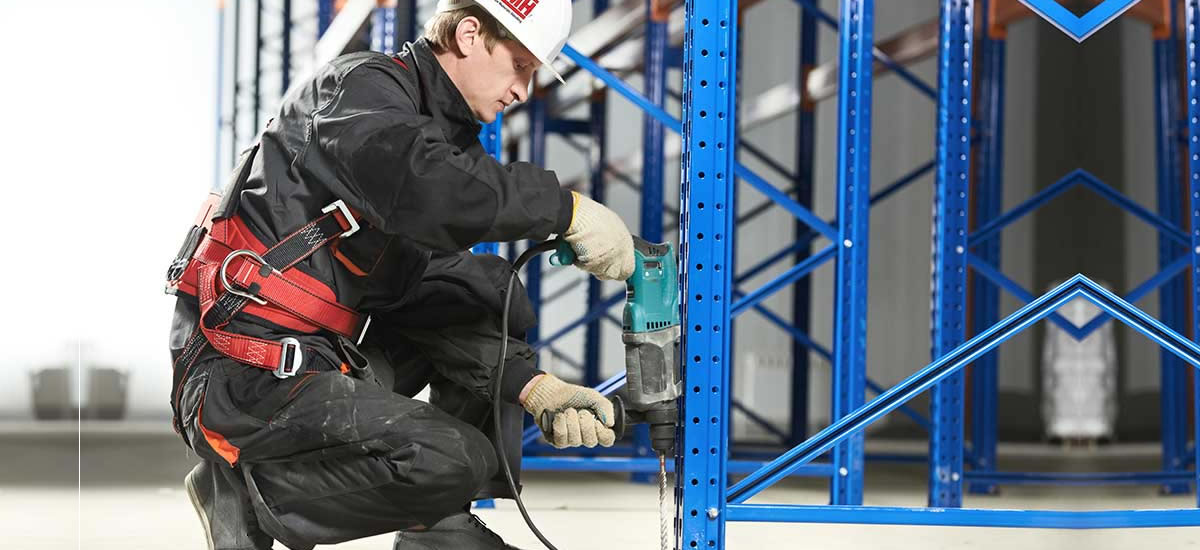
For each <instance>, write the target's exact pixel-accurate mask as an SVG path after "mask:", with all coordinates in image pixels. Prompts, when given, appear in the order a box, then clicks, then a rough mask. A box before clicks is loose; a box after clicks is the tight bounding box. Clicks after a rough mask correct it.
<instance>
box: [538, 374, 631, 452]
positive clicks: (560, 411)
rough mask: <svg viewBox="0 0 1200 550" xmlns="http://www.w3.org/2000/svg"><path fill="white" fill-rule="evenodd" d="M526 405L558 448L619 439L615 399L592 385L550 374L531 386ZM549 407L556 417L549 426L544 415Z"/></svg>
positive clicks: (608, 444) (604, 442)
mask: <svg viewBox="0 0 1200 550" xmlns="http://www.w3.org/2000/svg"><path fill="white" fill-rule="evenodd" d="M523 405H524V406H525V410H527V411H529V414H532V415H533V421H534V422H535V423H537V425H538V427H539V428H541V430H542V434H544V435H545V436H546V440H547V441H549V442H550V444H551V445H553V446H554V447H556V448H559V449H563V448H566V447H578V446H580V445H582V446H584V447H595V446H596V445H601V446H604V447H611V446H612V444H613V442H614V441H615V440H616V434H615V433H614V432H613V430H612V425H613V419H614V418H615V416H614V415H613V405H612V402H610V401H609V400H608V399H605V398H604V396H603V395H600V392H598V391H596V390H593V389H592V388H585V387H583V386H577V385H575V384H568V383H566V382H563V381H562V380H559V379H558V378H557V377H555V376H554V375H552V374H547V375H544V376H542V377H541V378H540V379H539V380H538V381H537V382H536V383H535V385H534V386H533V388H532V389H531V390H529V393H528V395H526V397H525V402H524V403H523ZM546 411H549V412H551V413H552V415H551V416H552V417H553V421H552V422H551V423H550V425H549V426H547V425H545V424H546V423H545V422H544V419H543V418H542V416H543V415H542V413H543V412H546Z"/></svg>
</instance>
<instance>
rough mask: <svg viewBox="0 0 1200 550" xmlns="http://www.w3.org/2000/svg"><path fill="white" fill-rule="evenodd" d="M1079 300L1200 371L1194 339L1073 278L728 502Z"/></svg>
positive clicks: (779, 463)
mask: <svg viewBox="0 0 1200 550" xmlns="http://www.w3.org/2000/svg"><path fill="white" fill-rule="evenodd" d="M1080 296H1082V297H1085V298H1087V299H1088V300H1090V301H1092V303H1094V304H1096V305H1097V306H1099V307H1100V309H1102V310H1104V311H1107V312H1108V313H1109V314H1111V315H1112V316H1113V317H1115V318H1117V319H1119V320H1121V321H1122V322H1123V323H1125V324H1127V325H1129V326H1130V327H1132V328H1134V329H1135V330H1137V331H1138V332H1141V333H1142V334H1145V335H1146V336H1148V337H1149V338H1150V339H1152V340H1154V341H1155V342H1156V343H1158V345H1160V346H1162V347H1163V348H1165V349H1167V350H1168V351H1170V352H1171V353H1174V354H1175V355H1177V356H1179V357H1180V358H1182V359H1183V360H1184V361H1186V362H1188V363H1189V364H1191V365H1192V366H1194V367H1200V347H1198V346H1197V345H1196V344H1195V343H1193V342H1192V341H1191V340H1188V339H1187V338H1184V337H1182V336H1180V335H1179V334H1178V333H1176V332H1175V331H1173V330H1171V329H1170V328H1167V327H1166V326H1165V325H1163V324H1162V323H1160V322H1158V321H1157V320H1155V319H1154V318H1152V317H1150V316H1149V315H1146V314H1145V313H1143V312H1142V311H1141V310H1139V309H1138V308H1136V307H1134V306H1133V305H1131V304H1129V303H1128V302H1126V301H1124V300H1122V299H1121V298H1120V297H1118V296H1116V295H1115V294H1113V293H1111V292H1109V291H1108V290H1105V289H1104V288H1103V287H1101V286H1099V285H1097V284H1096V283H1094V282H1092V280H1091V279H1088V278H1087V277H1084V276H1083V275H1075V276H1074V277H1071V278H1070V279H1069V280H1067V281H1066V282H1064V283H1063V284H1061V285H1059V286H1058V287H1055V288H1054V289H1053V290H1051V291H1050V292H1047V293H1046V294H1044V295H1043V296H1041V297H1039V298H1037V299H1036V300H1034V301H1032V302H1030V303H1029V304H1028V305H1026V306H1025V307H1022V308H1021V309H1019V310H1017V311H1016V312H1014V313H1013V314H1011V315H1009V316H1007V317H1005V318H1004V320H1002V321H1000V322H999V323H997V324H996V325H994V326H992V327H991V328H989V329H987V330H986V331H984V332H983V333H981V334H979V335H978V336H976V337H974V338H972V339H970V340H969V341H967V342H965V343H963V344H961V345H959V346H958V347H956V348H954V349H953V350H952V351H950V352H949V353H947V354H945V355H943V356H942V357H940V358H938V360H936V361H934V362H933V363H930V364H929V365H926V366H925V367H924V368H922V369H921V370H919V371H917V372H916V373H914V374H913V375H911V376H909V377H908V378H906V379H904V381H902V382H900V383H899V384H897V385H896V386H895V387H893V388H892V389H890V390H888V391H887V392H885V393H884V394H883V395H880V396H879V397H876V398H875V399H872V400H871V401H870V402H868V403H866V404H864V405H863V406H861V407H859V408H857V409H855V410H854V411H852V412H851V413H850V414H848V415H845V416H843V417H842V418H841V419H839V420H838V421H837V422H835V423H834V424H833V425H831V426H828V427H826V428H825V429H824V430H821V431H820V432H819V433H817V434H816V435H814V436H812V437H810V438H809V439H808V440H806V441H804V442H803V443H801V444H799V445H797V446H795V447H793V448H792V449H791V450H789V451H787V452H786V453H784V454H783V455H782V456H780V457H779V458H777V459H775V460H773V461H771V462H770V463H769V464H767V465H766V466H764V467H763V468H762V469H761V470H759V471H756V472H754V473H753V474H751V475H749V476H747V477H746V478H745V479H743V480H742V481H740V482H738V483H737V484H735V485H734V486H733V487H730V488H729V491H728V493H727V497H728V500H729V502H730V503H733V504H738V503H741V502H745V501H746V500H747V499H749V498H751V497H753V496H754V495H756V494H758V493H759V492H761V491H762V490H763V489H765V488H767V487H769V486H771V485H772V484H774V483H775V482H776V481H778V480H780V479H782V478H783V477H785V476H787V474H788V471H789V470H790V469H791V468H794V467H797V466H800V465H803V464H805V463H807V462H810V461H811V460H813V459H814V458H816V457H818V456H820V455H821V454H822V453H824V452H826V451H827V450H829V449H830V448H832V447H833V446H834V445H836V444H838V443H839V442H841V441H843V440H844V439H846V438H848V437H851V436H852V435H854V434H856V433H858V432H860V431H862V430H863V429H864V428H866V427H867V426H868V425H870V424H871V423H872V422H874V421H876V420H878V419H879V418H881V417H882V416H884V415H886V414H887V413H889V412H891V411H892V410H895V409H896V408H897V407H899V406H900V405H901V404H903V403H905V402H907V401H909V400H910V399H912V398H913V397H915V396H916V395H917V394H919V393H921V392H923V391H925V390H927V389H929V388H930V387H932V386H933V385H934V384H936V383H937V382H938V381H940V380H942V379H944V378H946V377H947V376H950V375H952V374H954V373H955V372H958V371H959V370H961V369H962V368H964V367H966V366H967V365H969V364H971V363H973V362H974V361H975V360H976V359H978V358H979V357H981V356H983V355H984V354H987V353H988V352H990V351H992V350H993V349H995V348H996V347H997V346H999V345H1000V344H1001V343H1002V342H1004V341H1005V340H1007V339H1008V338H1011V337H1012V336H1015V335H1016V334H1018V333H1020V332H1021V331H1023V330H1025V329H1026V328H1028V327H1030V326H1032V325H1033V324H1035V323H1037V322H1038V321H1041V320H1042V319H1044V318H1045V317H1047V316H1048V315H1050V314H1051V313H1052V312H1053V311H1054V310H1056V309H1058V308H1059V307H1061V306H1062V305H1063V304H1066V303H1067V302H1070V301H1071V300H1074V299H1075V298H1078V297H1080Z"/></svg>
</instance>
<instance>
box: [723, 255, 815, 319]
mask: <svg viewBox="0 0 1200 550" xmlns="http://www.w3.org/2000/svg"><path fill="white" fill-rule="evenodd" d="M836 253H837V249H836V246H835V245H832V244H831V245H828V246H826V247H825V248H823V249H821V251H820V252H817V253H816V254H813V255H812V256H809V257H808V258H805V259H804V261H802V262H800V263H798V264H796V265H794V266H792V268H791V269H789V270H787V271H784V272H783V273H780V274H779V276H777V277H775V278H774V279H772V280H771V281H770V282H768V283H767V284H765V285H763V286H761V287H759V288H758V289H757V290H755V291H753V292H751V293H749V294H746V296H745V297H744V298H742V299H740V300H738V301H737V302H734V304H733V308H732V309H731V310H730V312H729V316H730V317H737V316H738V315H741V314H742V312H744V311H746V308H749V307H751V306H753V305H755V304H757V303H759V302H761V301H763V300H765V299H767V298H768V297H770V296H771V295H772V294H774V293H775V292H778V291H779V290H780V289H782V288H783V287H786V286H787V285H790V284H792V283H793V282H795V281H797V280H799V279H800V278H801V277H804V276H805V275H808V274H809V273H812V272H813V271H814V270H816V269H817V268H818V267H821V264H823V263H825V262H827V261H829V260H830V259H831V258H833V257H834V256H835V255H836Z"/></svg>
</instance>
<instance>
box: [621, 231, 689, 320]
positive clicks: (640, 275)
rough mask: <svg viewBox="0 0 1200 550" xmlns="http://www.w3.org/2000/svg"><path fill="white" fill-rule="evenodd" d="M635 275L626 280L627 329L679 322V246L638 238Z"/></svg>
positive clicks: (634, 249)
mask: <svg viewBox="0 0 1200 550" xmlns="http://www.w3.org/2000/svg"><path fill="white" fill-rule="evenodd" d="M633 255H634V269H633V275H631V276H630V277H629V279H628V280H626V281H625V313H624V315H622V319H621V320H622V324H623V325H624V329H625V332H632V333H643V332H654V331H656V330H662V329H665V328H670V327H674V326H679V271H678V270H679V267H678V264H677V263H676V260H675V246H674V245H672V244H671V243H665V244H651V243H648V242H646V241H643V240H642V239H637V238H635V239H634V247H633Z"/></svg>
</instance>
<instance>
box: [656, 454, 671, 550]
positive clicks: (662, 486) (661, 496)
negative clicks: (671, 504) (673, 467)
mask: <svg viewBox="0 0 1200 550" xmlns="http://www.w3.org/2000/svg"><path fill="white" fill-rule="evenodd" d="M670 526H671V513H670V510H668V509H667V455H666V454H664V453H658V536H659V539H660V540H661V541H662V550H671V535H670Z"/></svg>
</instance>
